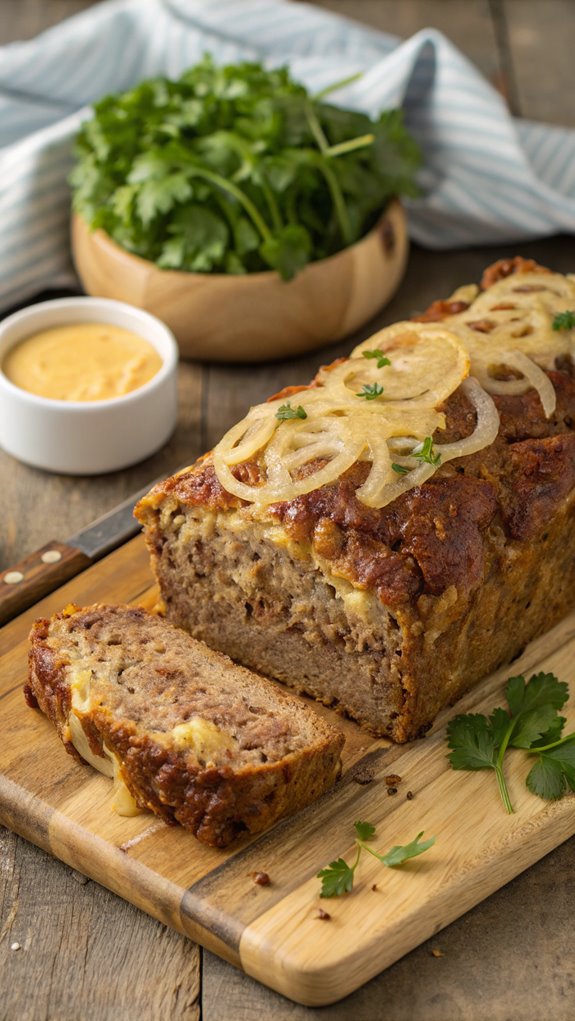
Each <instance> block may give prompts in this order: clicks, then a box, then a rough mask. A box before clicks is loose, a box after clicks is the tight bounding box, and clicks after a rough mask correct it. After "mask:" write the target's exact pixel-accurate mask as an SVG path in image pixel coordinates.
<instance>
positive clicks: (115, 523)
mask: <svg viewBox="0 0 575 1021" xmlns="http://www.w3.org/2000/svg"><path fill="white" fill-rule="evenodd" d="M177 470H181V469H177ZM166 474H169V473H166ZM164 478H166V475H162V476H160V478H158V479H154V481H153V482H150V483H148V485H146V486H143V487H142V489H139V490H138V492H137V493H132V495H131V496H129V497H128V498H127V499H126V500H124V501H123V502H122V503H120V504H118V505H117V506H116V507H114V508H113V509H112V510H111V511H108V512H107V513H106V514H103V515H102V516H101V517H99V518H97V519H96V521H93V522H92V523H91V524H90V525H88V526H87V527H86V528H82V529H81V530H80V531H79V532H76V534H75V535H71V536H70V537H69V538H68V539H67V540H66V541H65V542H60V541H58V540H54V541H53V542H48V543H46V545H45V546H42V547H41V549H38V550H35V552H34V553H30V554H29V556H27V557H25V558H24V560H21V561H20V562H19V563H17V564H14V565H13V566H12V567H8V568H7V569H6V570H5V571H2V572H0V625H1V624H5V623H6V622H7V621H8V620H11V619H12V618H13V617H15V616H16V615H17V614H18V613H22V612H23V610H27V609H28V607H29V606H32V605H33V604H34V603H35V602H37V601H38V600H39V599H42V598H43V597H44V596H47V595H48V594H49V593H50V592H53V591H54V589H56V588H58V587H59V586H60V585H63V584H64V582H65V581H68V580H69V579H70V578H72V577H74V575H76V574H79V573H80V572H81V571H84V570H85V569H86V568H87V567H90V565H91V564H94V563H96V561H97V560H100V559H101V558H102V557H104V556H106V554H107V553H111V552H112V550H114V549H117V547H118V546H121V545H122V543H124V542H127V541H128V539H131V538H132V537H133V536H134V535H137V533H138V532H139V531H140V528H141V525H140V524H139V522H138V521H136V519H135V518H134V516H133V511H134V507H135V505H136V503H137V502H138V500H140V499H141V498H142V497H143V496H145V495H146V493H148V492H149V491H150V489H151V488H152V486H154V485H155V484H156V482H159V481H161V479H164Z"/></svg>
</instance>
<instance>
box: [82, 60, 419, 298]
mask: <svg viewBox="0 0 575 1021" xmlns="http://www.w3.org/2000/svg"><path fill="white" fill-rule="evenodd" d="M347 81H349V79H348V80H347ZM343 84H346V82H340V83H338V85H337V86H333V87H332V88H330V89H325V90H323V92H322V93H320V94H319V95H317V96H315V97H312V96H310V95H309V94H308V92H307V90H306V89H305V88H304V87H303V86H302V85H299V84H298V83H297V82H295V81H293V80H292V78H291V77H290V74H289V72H288V70H287V69H286V68H279V69H275V70H267V69H265V68H264V67H263V66H262V65H261V64H257V63H243V64H237V65H229V66H227V67H216V66H215V64H214V63H213V61H212V59H211V58H210V57H209V56H206V57H205V58H204V59H203V60H202V61H201V62H200V63H199V64H197V65H196V66H195V67H193V68H191V69H190V70H188V71H186V72H185V73H184V74H183V75H182V76H181V77H180V78H179V79H178V80H177V81H170V80H169V79H167V78H156V79H153V80H150V81H145V82H143V83H142V84H140V85H138V86H137V87H136V88H134V89H132V90H130V91H129V92H125V93H123V94H121V95H112V96H108V97H106V98H104V99H102V100H100V102H98V103H96V105H95V108H94V117H93V118H92V119H91V120H88V121H86V122H85V123H84V125H83V126H82V129H81V131H80V134H79V136H78V138H77V142H76V150H75V151H76V157H77V164H76V166H75V168H74V170H73V172H72V175H71V183H72V187H73V192H74V208H75V209H76V211H77V212H78V213H80V215H81V216H82V217H83V218H84V219H85V220H86V221H87V223H88V224H89V225H90V226H91V227H92V228H97V227H100V228H103V229H104V230H105V231H106V232H107V233H108V234H109V235H110V236H111V237H112V238H113V239H114V240H115V241H116V242H117V243H118V244H119V245H121V246H122V247H123V248H125V249H127V250H128V251H130V252H133V253H135V254H137V255H139V256H142V257H143V258H145V259H150V260H152V261H153V262H155V263H156V264H157V265H158V266H160V267H162V268H164V269H177V270H190V271H193V272H199V273H251V272H257V271H259V270H266V269H270V268H271V269H275V270H277V271H278V272H279V273H280V274H281V275H282V277H283V278H284V279H286V280H289V279H290V278H291V277H293V276H294V274H295V273H297V272H298V271H299V270H300V269H302V267H303V266H305V265H306V264H307V263H308V262H310V261H312V260H316V259H322V258H324V257H325V256H328V255H332V254H333V253H334V252H337V251H339V250H340V249H341V248H344V247H346V246H347V245H350V244H352V243H353V242H354V241H357V240H358V238H360V237H361V236H362V235H363V234H365V233H366V232H367V231H368V230H369V229H370V228H371V227H372V226H373V224H374V223H375V222H376V220H377V218H378V215H379V214H380V213H381V212H382V210H383V209H384V207H385V205H386V203H387V201H388V200H389V199H390V198H391V197H392V196H395V195H414V194H417V189H416V187H415V184H414V174H415V171H416V169H417V167H418V165H419V163H420V153H419V148H418V146H417V144H416V143H415V142H414V141H413V139H411V138H410V136H409V135H408V134H407V132H406V130H405V128H404V126H403V122H402V115H401V112H400V111H398V110H391V111H386V112H384V113H382V114H380V116H379V117H378V118H377V119H375V120H372V119H371V118H370V117H368V116H366V115H365V114H362V113H358V112H356V111H352V110H343V109H340V108H339V107H335V106H332V105H329V104H328V103H326V102H324V101H323V100H324V97H325V96H326V95H327V94H328V93H330V92H332V91H335V89H336V88H338V87H341V85H343Z"/></svg>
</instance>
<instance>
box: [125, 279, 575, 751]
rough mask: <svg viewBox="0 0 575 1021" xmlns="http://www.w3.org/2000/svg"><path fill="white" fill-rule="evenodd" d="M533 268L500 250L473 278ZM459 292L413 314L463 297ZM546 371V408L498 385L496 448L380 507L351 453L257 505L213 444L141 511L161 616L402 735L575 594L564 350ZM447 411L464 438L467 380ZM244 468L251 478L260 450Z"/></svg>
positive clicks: (378, 729)
mask: <svg viewBox="0 0 575 1021" xmlns="http://www.w3.org/2000/svg"><path fill="white" fill-rule="evenodd" d="M533 271H538V272H541V267H537V266H535V264H533V263H531V262H527V261H526V260H522V259H516V260H506V261H505V262H501V263H497V264H495V266H493V267H491V268H490V269H489V270H488V271H487V272H486V274H485V276H484V281H483V287H489V286H491V285H492V284H493V283H495V282H496V281H497V280H498V279H501V278H502V277H505V276H507V275H508V274H511V273H524V272H533ZM455 304H456V306H457V307H454V303H453V301H447V302H436V303H435V304H434V305H433V306H432V307H431V309H430V310H428V312H427V313H426V314H425V315H424V316H422V317H421V319H423V320H431V321H439V320H441V319H443V318H444V317H446V316H448V315H450V314H454V313H456V312H460V311H462V309H465V308H467V303H466V302H463V301H457V302H456V303H455ZM480 325H481V324H480ZM548 376H549V378H550V379H551V381H552V383H553V387H554V389H555V391H556V395H557V407H556V410H555V412H554V413H553V414H552V415H551V417H550V418H549V419H547V418H546V417H545V415H544V412H543V409H542V406H541V402H540V400H539V397H538V394H537V392H536V391H535V390H529V391H528V392H527V393H525V394H523V395H521V396H509V395H506V396H494V401H495V404H496V406H497V409H498V411H499V414H500V419H501V425H500V430H499V435H498V436H497V438H496V440H495V442H494V443H493V444H492V445H491V446H489V447H486V448H484V449H483V450H481V451H480V452H479V453H476V454H472V455H470V456H467V457H462V458H459V459H458V460H453V461H451V462H449V463H447V464H445V465H443V466H442V467H441V468H440V469H439V470H438V471H437V472H436V474H435V475H434V476H433V478H432V479H430V480H429V481H427V482H426V483H424V484H423V485H422V486H419V487H416V488H413V489H411V490H410V491H408V492H407V493H405V494H404V495H402V496H400V497H399V498H397V499H396V500H395V501H393V502H392V503H390V504H388V505H387V506H386V507H384V508H382V509H381V510H375V509H371V508H368V507H366V506H365V505H364V504H362V503H360V502H359V500H357V498H356V496H355V491H356V489H357V488H358V485H360V484H361V482H362V481H363V479H364V477H365V474H366V472H367V467H366V466H365V464H362V463H358V464H356V465H355V466H354V467H353V468H352V469H350V470H349V471H348V472H347V473H346V474H345V475H343V476H342V477H341V478H340V479H339V480H338V481H336V482H334V483H332V484H330V485H327V486H324V487H323V488H321V489H317V490H315V491H312V492H311V493H309V494H308V495H305V496H300V497H298V498H296V499H294V500H292V501H291V502H285V503H281V504H276V505H273V506H271V507H270V508H268V509H267V512H266V513H262V512H260V513H259V515H254V514H253V512H252V511H251V510H250V507H249V506H246V505H245V504H243V503H242V501H241V500H239V499H237V498H236V497H234V496H231V495H230V494H228V493H227V492H225V491H224V490H223V489H222V487H221V485H220V484H219V482H218V480H217V478H216V476H215V473H214V470H213V467H212V464H211V461H210V458H209V456H208V457H207V458H205V459H202V460H200V461H199V462H198V463H197V464H196V465H195V466H193V467H192V468H190V469H187V470H186V471H184V472H182V473H180V474H178V475H176V476H174V477H173V478H170V479H168V480H166V481H165V482H163V483H160V484H159V485H158V486H156V487H155V488H154V489H153V490H152V492H151V493H150V494H149V495H148V496H147V497H145V498H144V500H142V501H141V503H140V504H139V507H138V509H137V514H138V516H139V518H140V520H141V521H142V522H143V524H144V526H145V535H146V540H147V543H148V546H149V549H150V552H151V555H152V562H153V565H154V569H155V572H156V575H157V578H158V581H159V584H160V588H161V592H162V596H163V599H164V601H165V605H166V610H167V614H168V616H169V617H170V618H171V619H172V620H173V621H174V622H175V623H177V624H179V625H181V626H182V627H184V628H186V629H188V630H189V631H190V632H191V633H192V634H194V635H195V636H196V637H199V638H202V639H204V641H206V642H207V643H208V644H209V645H211V646H212V647H214V648H218V649H222V650H224V651H225V652H226V653H228V654H229V655H230V656H231V657H232V658H233V659H236V660H238V661H240V662H242V663H244V664H246V665H249V666H251V667H253V668H255V669H258V670H260V671H262V672H263V673H266V674H268V675H269V676H271V677H275V678H277V679H279V680H280V681H283V682H285V683H286V684H288V685H290V686H291V687H293V688H296V689H297V690H299V691H305V692H308V693H309V694H311V695H313V696H315V697H316V698H318V699H321V700H322V701H324V702H326V703H330V704H333V705H335V706H337V707H339V708H340V709H341V710H343V711H345V712H346V713H348V714H350V715H352V716H353V717H354V718H355V719H357V720H358V721H359V722H360V723H362V724H363V725H365V726H366V727H367V728H368V729H369V730H370V731H372V732H374V733H376V734H385V735H389V736H391V737H392V738H393V739H394V740H396V741H405V740H408V739H410V738H412V737H414V736H415V735H417V734H418V733H420V732H421V731H422V730H423V729H425V728H427V727H428V726H429V724H430V722H431V721H432V720H433V718H434V716H435V715H436V713H437V712H438V710H439V709H440V708H441V707H443V706H445V705H446V704H449V703H451V702H453V701H454V700H455V699H456V698H457V697H458V696H459V695H460V694H461V693H462V692H463V691H464V690H466V689H467V688H469V687H470V686H472V685H473V684H474V683H475V682H476V681H477V680H478V679H480V678H481V677H483V676H485V675H486V674H488V673H489V672H491V671H492V670H493V669H495V668H496V667H498V666H499V665H501V664H503V663H507V662H509V661H510V660H512V659H513V658H514V657H515V656H516V655H517V654H518V653H519V652H520V651H521V650H522V649H523V647H524V646H525V645H526V644H527V642H529V641H530V640H531V639H532V638H533V637H535V636H536V635H538V634H541V633H543V632H544V631H546V630H548V629H549V628H550V627H551V626H553V625H554V624H555V623H557V621H558V620H560V618H561V617H562V616H564V614H565V613H566V612H567V611H568V610H569V609H570V607H571V606H572V605H573V603H574V602H575V529H574V528H573V520H574V515H575V499H574V494H575V430H574V422H575V378H574V374H573V365H572V363H571V360H570V359H568V358H567V359H565V358H563V359H561V360H559V361H558V363H557V370H556V371H552V372H549V373H548ZM297 389H298V388H288V389H287V390H286V391H285V392H282V397H283V396H289V395H290V394H291V393H293V392H296V391H297ZM299 389H301V388H299ZM443 410H444V411H445V412H446V416H447V430H446V431H442V433H441V438H442V442H443V441H446V442H450V441H451V440H454V439H457V438H459V437H463V436H467V435H469V433H470V432H471V431H472V430H473V424H474V413H473V411H472V409H471V406H470V405H469V404H468V402H467V398H466V397H465V395H464V394H463V393H462V392H461V391H456V392H455V393H454V394H453V395H452V396H451V397H450V398H449V400H448V401H447V402H446V405H445V407H444V409H443ZM239 470H240V471H242V472H243V473H244V474H249V475H251V476H253V478H252V479H250V482H253V479H254V478H255V479H257V474H258V470H259V469H258V464H257V463H256V462H254V463H252V464H251V465H248V466H245V465H240V466H239Z"/></svg>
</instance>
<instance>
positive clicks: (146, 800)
mask: <svg viewBox="0 0 575 1021" xmlns="http://www.w3.org/2000/svg"><path fill="white" fill-rule="evenodd" d="M31 639H32V645H31V652H30V686H29V689H28V698H29V700H31V701H35V702H37V703H38V704H39V706H40V707H41V708H42V710H43V711H44V712H45V713H46V715H47V716H48V717H49V718H50V719H52V721H53V722H54V723H55V724H56V726H57V728H58V731H59V733H60V736H61V738H62V740H63V741H64V743H65V745H66V747H67V749H68V750H69V751H70V752H71V753H72V754H74V755H76V756H77V755H78V750H79V751H80V752H81V753H82V754H83V757H86V756H87V755H88V754H89V753H88V752H86V753H84V751H83V748H84V743H83V742H81V743H80V742H79V741H78V737H77V733H78V731H77V724H76V726H72V723H75V721H79V722H80V725H81V727H82V729H83V732H84V735H85V737H86V739H87V741H88V745H89V750H90V752H91V757H90V761H92V763H93V764H94V765H97V766H98V765H100V764H99V763H98V761H97V759H98V757H100V758H101V759H102V765H100V768H102V767H103V764H104V763H106V761H109V759H110V758H112V759H113V760H114V762H115V766H116V768H115V769H114V772H115V773H118V772H119V773H120V776H121V779H122V781H123V782H124V783H125V785H126V786H127V788H128V790H129V792H130V793H131V795H132V797H133V798H134V799H135V802H136V805H137V806H139V807H140V808H149V809H151V810H152V811H154V812H155V813H156V814H157V815H160V816H161V817H162V818H163V819H165V820H166V822H180V823H182V825H184V826H186V827H187V828H188V829H190V830H192V832H193V833H195V834H196V836H197V837H198V838H199V839H200V840H203V841H204V842H205V843H208V844H214V845H216V846H224V845H225V844H227V843H229V842H230V840H232V839H233V838H234V836H236V834H237V833H239V832H241V831H242V830H246V829H247V830H250V831H251V832H258V831H260V830H261V829H264V828H265V827H267V826H269V825H271V823H273V822H274V821H275V820H276V819H277V818H279V817H280V816H282V815H285V814H287V813H288V812H292V811H295V810H296V809H297V808H300V807H302V806H303V805H305V804H307V803H308V802H309V801H310V800H312V799H313V798H315V797H317V796H318V795H320V794H321V793H323V791H325V790H326V788H327V787H329V786H330V784H331V783H333V782H334V780H335V779H336V778H337V776H338V773H339V769H340V765H339V757H340V751H341V747H342V745H343V738H342V737H341V735H340V734H339V733H338V732H337V731H336V730H335V729H334V728H332V727H331V726H329V725H328V724H327V723H325V722H324V721H323V720H321V719H320V718H319V717H318V716H317V714H316V713H314V712H313V711H311V710H310V709H308V707H307V706H306V705H305V704H303V703H301V702H299V701H297V700H296V699H294V698H292V697H291V696H289V695H287V694H286V693H283V692H282V691H281V689H279V688H278V686H277V685H274V684H272V683H271V682H269V681H267V680H265V679H263V678H260V677H257V676H255V675H254V674H252V673H250V672H249V671H248V670H245V669H243V668H241V667H237V666H235V665H234V664H233V663H231V662H230V661H229V659H227V658H226V657H224V656H222V655H220V654H219V653H216V652H213V651H212V650H210V649H206V648H205V647H204V646H203V645H202V644H201V643H199V642H197V641H194V640H193V639H192V638H190V636H189V635H187V634H185V633H184V632H182V631H181V630H179V629H177V628H174V627H172V625H170V624H169V623H168V622H166V621H165V620H163V619H162V618H160V617H157V616H154V615H151V614H148V613H146V612H145V611H144V610H140V609H134V608H129V607H108V606H94V607H89V608H87V609H78V608H70V609H69V610H68V611H66V612H64V613H62V614H58V615H56V616H55V617H54V618H52V620H41V621H39V622H37V623H36V625H35V627H34V629H33V632H32V636H31ZM72 716H73V717H75V721H74V720H71V717H72ZM103 771H106V770H105V769H104V768H103Z"/></svg>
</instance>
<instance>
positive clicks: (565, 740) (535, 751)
mask: <svg viewBox="0 0 575 1021" xmlns="http://www.w3.org/2000/svg"><path fill="white" fill-rule="evenodd" d="M571 741H575V734H567V735H566V737H562V738H560V739H559V741H552V742H551V744H544V745H541V747H540V748H537V747H534V748H524V749H523V751H525V752H527V754H528V755H539V754H540V753H541V752H550V751H551V750H552V749H553V748H561V746H562V745H566V744H570V742H571Z"/></svg>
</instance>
